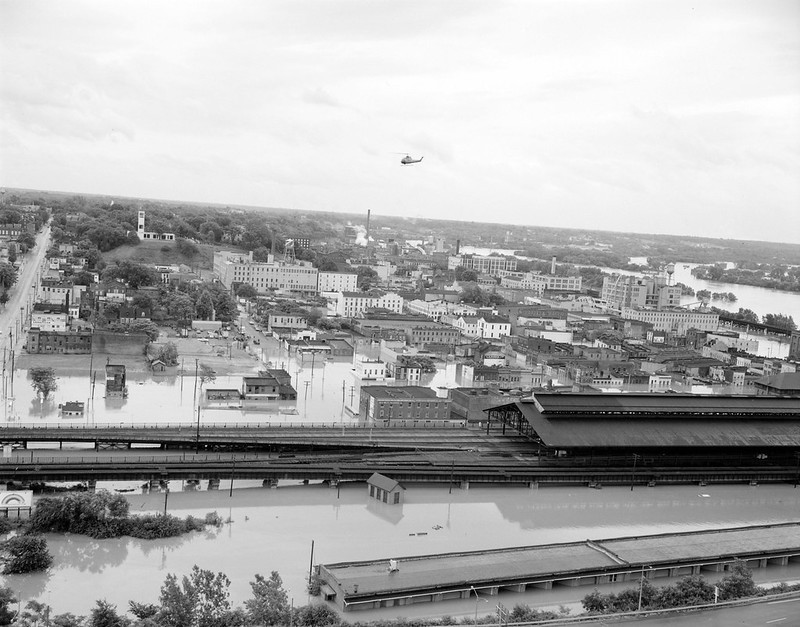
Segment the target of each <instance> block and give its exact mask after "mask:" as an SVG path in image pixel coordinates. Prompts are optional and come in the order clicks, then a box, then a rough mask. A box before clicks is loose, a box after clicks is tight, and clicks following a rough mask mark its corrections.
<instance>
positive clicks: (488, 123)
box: [0, 0, 800, 243]
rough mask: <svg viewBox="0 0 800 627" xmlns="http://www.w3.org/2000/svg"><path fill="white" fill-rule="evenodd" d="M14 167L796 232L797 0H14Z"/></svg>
mask: <svg viewBox="0 0 800 627" xmlns="http://www.w3.org/2000/svg"><path fill="white" fill-rule="evenodd" d="M406 153H408V154H409V155H411V156H414V157H420V156H423V155H424V160H423V162H422V163H419V164H415V165H410V166H402V165H401V164H400V159H401V158H402V156H403V155H404V154H406ZM0 185H3V186H6V187H23V188H34V189H48V190H59V191H74V192H83V193H99V194H109V195H119V196H136V197H150V198H161V199H170V200H185V201H200V202H215V203H229V204H245V205H257V206H267V207H286V208H295V209H300V210H316V211H343V212H364V213H366V211H367V209H371V210H372V213H373V215H375V216H378V215H380V214H385V215H400V216H408V217H430V218H441V219H456V220H472V221H490V222H504V223H514V224H530V225H542V226H555V227H570V228H596V229H606V230H617V231H633V232H644V233H675V234H687V235H700V236H711V237H725V238H739V239H758V240H770V241H785V242H792V243H800V2H797V1H796V0H759V1H757V2H754V1H753V0H692V1H684V0H520V1H503V0H481V1H476V0H448V1H442V0H402V1H395V2H389V1H388V0H387V1H381V0H287V1H279V0H219V1H215V2H209V1H207V0H191V1H183V0H158V1H155V2H153V1H149V0H135V1H128V0H113V1H112V0H85V1H79V0H48V1H42V0H0ZM445 235H446V234H445Z"/></svg>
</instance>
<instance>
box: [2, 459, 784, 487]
mask: <svg viewBox="0 0 800 627" xmlns="http://www.w3.org/2000/svg"><path fill="white" fill-rule="evenodd" d="M626 464H627V460H625V459H624V458H620V459H619V460H618V461H617V462H616V463H614V464H610V463H609V464H608V465H595V466H588V467H579V466H574V465H568V464H565V463H561V462H558V461H556V460H552V459H547V458H541V459H540V458H538V457H536V456H535V455H531V454H530V453H528V454H516V455H511V454H508V453H497V452H494V453H491V452H483V453H481V452H478V451H419V452H416V453H388V452H387V453H358V454H352V453H344V454H342V453H337V454H332V453H327V454H299V453H298V454H290V455H286V454H279V455H275V454H272V455H270V454H268V453H241V452H238V453H230V452H226V453H200V454H195V453H193V452H185V451H184V452H181V453H174V452H169V451H158V450H156V451H153V452H152V453H151V454H147V453H146V452H143V451H141V450H138V451H137V450H135V449H134V450H130V451H105V452H103V453H95V452H93V451H86V452H72V453H70V454H65V453H62V452H59V451H55V450H54V451H43V450H38V451H34V450H30V451H22V450H18V451H14V452H13V453H12V455H11V456H10V457H6V458H3V459H2V461H0V482H6V483H14V484H25V483H32V482H90V483H91V482H96V481H156V482H158V481H167V480H171V479H176V480H181V479H183V480H197V481H200V480H203V481H205V480H208V481H210V482H212V483H213V482H218V481H219V480H229V479H234V480H241V479H249V480H258V481H262V482H263V483H264V484H265V485H273V486H274V485H277V482H278V481H280V480H300V481H304V480H307V481H328V482H330V484H331V485H332V486H335V485H337V484H338V483H339V482H341V481H358V482H364V481H366V480H367V478H368V477H369V476H370V475H371V474H372V473H373V472H380V473H381V474H384V475H387V476H390V477H392V478H393V479H395V480H397V481H400V482H406V483H451V484H455V485H459V486H460V487H462V488H467V487H469V485H470V484H471V483H483V484H488V483H491V484H506V485H524V486H527V487H530V488H537V487H539V486H540V485H578V486H580V485H582V486H588V487H593V488H598V489H599V488H602V486H603V485H626V486H627V485H630V486H631V487H633V486H641V487H644V486H653V485H659V484H691V483H694V484H706V483H743V484H747V483H758V482H786V483H791V482H794V483H797V480H798V474H797V468H796V467H794V466H788V465H773V466H765V467H753V466H746V467H728V468H723V467H719V466H713V465H706V466H686V465H681V464H677V463H676V464H674V465H670V466H666V465H661V466H648V467H645V468H642V467H638V468H637V469H635V470H633V471H632V469H631V468H630V467H629V466H627V465H626Z"/></svg>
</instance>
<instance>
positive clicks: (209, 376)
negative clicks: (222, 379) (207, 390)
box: [200, 363, 217, 388]
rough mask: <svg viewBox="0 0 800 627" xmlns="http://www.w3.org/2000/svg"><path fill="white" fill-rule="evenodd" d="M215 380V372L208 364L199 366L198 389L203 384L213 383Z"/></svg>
mask: <svg viewBox="0 0 800 627" xmlns="http://www.w3.org/2000/svg"><path fill="white" fill-rule="evenodd" d="M216 380H217V373H216V371H215V370H214V369H213V368H212V367H211V366H209V365H208V364H203V363H201V364H200V387H201V388H202V387H203V384H205V383H213V382H214V381H216Z"/></svg>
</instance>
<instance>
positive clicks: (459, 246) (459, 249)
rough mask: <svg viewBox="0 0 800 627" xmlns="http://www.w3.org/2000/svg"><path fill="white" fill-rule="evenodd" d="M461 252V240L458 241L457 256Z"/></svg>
mask: <svg viewBox="0 0 800 627" xmlns="http://www.w3.org/2000/svg"><path fill="white" fill-rule="evenodd" d="M460 252H461V240H460V239H457V240H456V255H457V254H458V253H460Z"/></svg>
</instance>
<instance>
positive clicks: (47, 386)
mask: <svg viewBox="0 0 800 627" xmlns="http://www.w3.org/2000/svg"><path fill="white" fill-rule="evenodd" d="M28 376H29V377H30V378H31V386H32V387H33V389H34V390H35V391H36V393H37V394H39V395H41V397H42V400H47V397H48V396H50V392H55V391H56V390H57V389H58V382H57V381H56V373H55V370H53V369H52V368H31V369H30V370H28Z"/></svg>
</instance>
